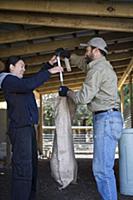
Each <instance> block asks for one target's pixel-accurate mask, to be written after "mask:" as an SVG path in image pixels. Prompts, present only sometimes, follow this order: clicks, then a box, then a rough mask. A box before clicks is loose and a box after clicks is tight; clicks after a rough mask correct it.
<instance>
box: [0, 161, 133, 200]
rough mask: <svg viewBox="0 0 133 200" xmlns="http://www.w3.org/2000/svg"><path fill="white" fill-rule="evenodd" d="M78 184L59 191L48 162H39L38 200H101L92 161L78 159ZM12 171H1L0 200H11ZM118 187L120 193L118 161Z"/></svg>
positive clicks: (126, 199) (122, 198)
mask: <svg viewBox="0 0 133 200" xmlns="http://www.w3.org/2000/svg"><path fill="white" fill-rule="evenodd" d="M77 161H78V183H77V184H75V185H72V184H71V185H69V186H68V187H67V188H66V189H64V190H61V191H60V190H59V189H58V184H57V183H56V182H55V181H54V180H53V178H52V177H51V175H50V166H49V161H48V160H39V174H38V194H37V200H100V197H99V194H98V192H97V189H96V185H95V181H94V178H93V175H92V170H91V159H78V160H77ZM10 171H11V170H7V169H1V170H0V200H9V199H10V198H9V191H10ZM115 173H116V175H117V186H118V191H119V184H118V183H119V181H118V180H119V177H118V161H116V163H115ZM118 199H119V200H133V196H124V195H120V194H119V192H118Z"/></svg>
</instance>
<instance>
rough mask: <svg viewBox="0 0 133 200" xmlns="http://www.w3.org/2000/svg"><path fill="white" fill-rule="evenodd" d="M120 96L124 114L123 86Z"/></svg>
mask: <svg viewBox="0 0 133 200" xmlns="http://www.w3.org/2000/svg"><path fill="white" fill-rule="evenodd" d="M120 96H121V112H122V113H124V92H123V86H122V87H121V90H120Z"/></svg>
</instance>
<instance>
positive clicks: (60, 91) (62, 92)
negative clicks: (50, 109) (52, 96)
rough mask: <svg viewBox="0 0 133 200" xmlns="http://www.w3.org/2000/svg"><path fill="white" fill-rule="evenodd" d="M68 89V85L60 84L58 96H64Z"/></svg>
mask: <svg viewBox="0 0 133 200" xmlns="http://www.w3.org/2000/svg"><path fill="white" fill-rule="evenodd" d="M68 90H69V88H68V87H66V86H60V87H59V96H62V97H66V96H67V92H68Z"/></svg>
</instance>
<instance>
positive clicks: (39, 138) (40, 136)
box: [38, 94, 43, 154]
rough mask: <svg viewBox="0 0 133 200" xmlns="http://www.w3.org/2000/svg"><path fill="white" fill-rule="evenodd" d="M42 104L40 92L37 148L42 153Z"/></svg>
mask: <svg viewBox="0 0 133 200" xmlns="http://www.w3.org/2000/svg"><path fill="white" fill-rule="evenodd" d="M42 125H43V106H42V95H41V94H40V112H39V126H38V148H39V154H43V129H42Z"/></svg>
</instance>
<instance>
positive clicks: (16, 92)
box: [0, 56, 63, 200]
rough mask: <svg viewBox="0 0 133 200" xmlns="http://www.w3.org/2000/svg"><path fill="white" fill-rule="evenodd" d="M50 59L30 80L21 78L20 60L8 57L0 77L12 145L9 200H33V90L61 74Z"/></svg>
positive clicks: (35, 110) (21, 61) (34, 119)
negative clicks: (53, 76)
mask: <svg viewBox="0 0 133 200" xmlns="http://www.w3.org/2000/svg"><path fill="white" fill-rule="evenodd" d="M55 62H56V56H53V57H52V58H51V59H50V60H49V62H48V63H46V64H44V65H43V67H42V69H41V70H40V71H39V72H38V73H36V74H35V75H33V76H32V77H30V78H23V74H24V72H25V63H24V61H23V60H22V59H21V58H20V57H10V58H9V59H8V61H7V63H6V70H5V71H6V72H3V73H1V74H0V86H1V88H2V90H3V92H4V96H5V99H6V101H7V110H8V117H9V130H8V133H9V137H10V140H11V144H12V151H13V154H12V183H11V186H12V189H11V199H12V200H33V199H35V193H36V180H37V145H36V135H35V128H34V125H35V124H37V123H38V109H37V105H36V101H35V97H34V94H33V90H34V89H35V88H37V87H39V86H40V85H41V84H43V83H44V82H46V81H48V80H49V78H50V76H51V74H55V73H58V72H60V71H62V70H63V69H62V67H58V66H57V67H54V66H53V65H54V63H55Z"/></svg>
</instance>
